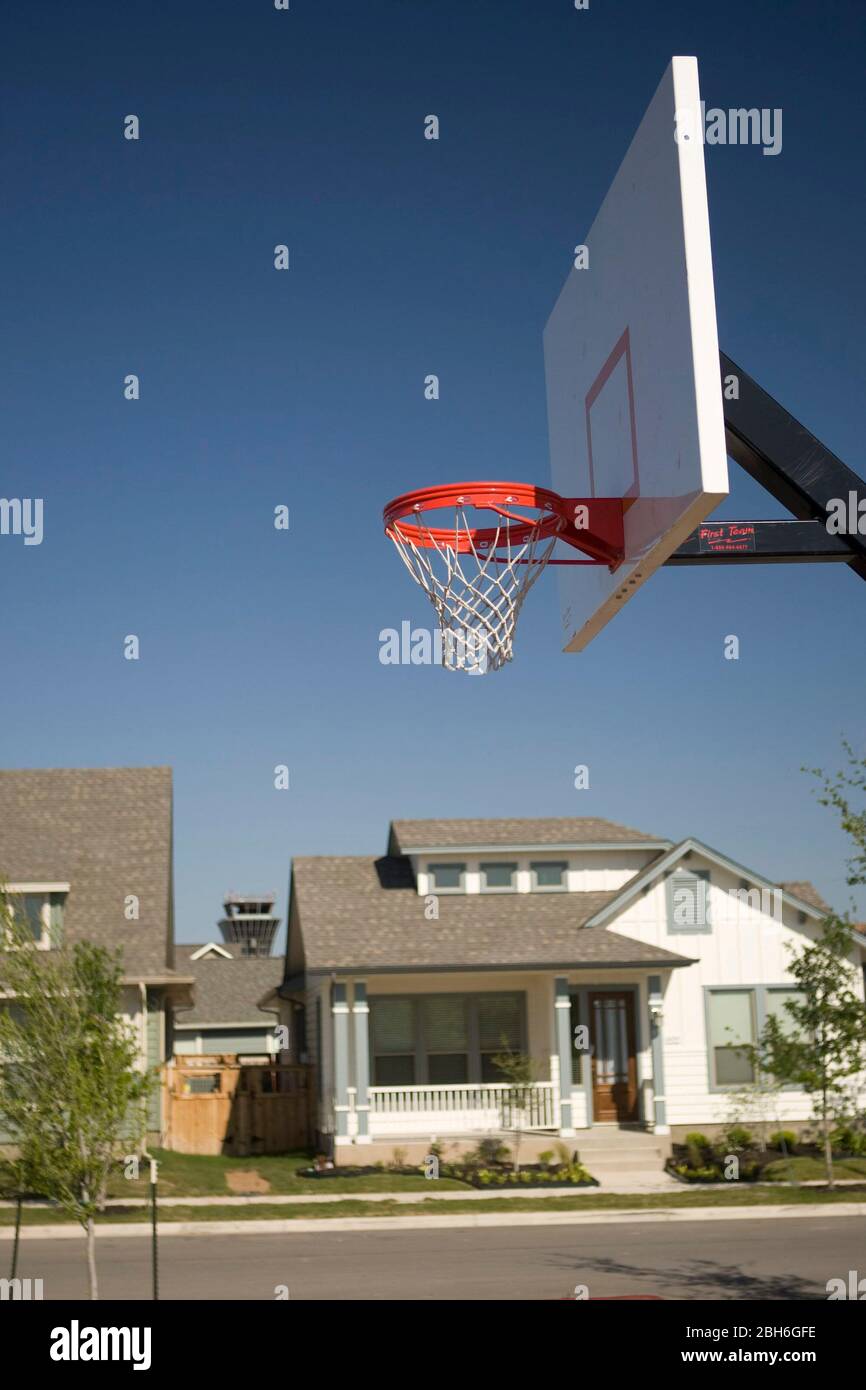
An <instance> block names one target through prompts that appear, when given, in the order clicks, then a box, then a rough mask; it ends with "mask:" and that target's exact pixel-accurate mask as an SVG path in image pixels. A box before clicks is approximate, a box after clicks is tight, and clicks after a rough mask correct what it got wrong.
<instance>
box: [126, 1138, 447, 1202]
mask: <svg viewBox="0 0 866 1390" xmlns="http://www.w3.org/2000/svg"><path fill="white" fill-rule="evenodd" d="M153 1156H154V1158H156V1159H157V1160H158V1162H159V1191H160V1195H161V1196H162V1197H217V1196H218V1197H232V1196H235V1197H239V1196H243V1195H244V1192H245V1190H247V1191H250V1192H253V1193H255V1194H256V1195H257V1196H261V1195H265V1194H266V1193H267V1191H268V1188H269V1190H270V1191H271V1192H274V1193H278V1194H279V1195H280V1196H296V1195H300V1196H303V1195H304V1194H306V1193H312V1192H333V1193H337V1192H425V1191H429V1190H430V1183H429V1180H428V1179H427V1178H425V1177H424V1175H423V1173H419V1174H418V1176H417V1177H407V1176H406V1175H405V1174H402V1173H389V1172H388V1171H387V1170H386V1171H385V1172H382V1173H374V1174H371V1175H370V1176H368V1177H364V1178H352V1177H348V1178H299V1177H298V1176H297V1174H298V1169H299V1168H308V1167H309V1166H310V1162H311V1159H310V1155H309V1154H308V1153H303V1152H298V1153H289V1154H267V1155H265V1156H263V1157H260V1158H226V1157H224V1156H223V1155H222V1154H219V1155H216V1156H211V1155H203V1154H179V1153H172V1152H170V1151H169V1150H168V1149H155V1150H153ZM229 1173H235V1174H243V1173H251V1174H255V1175H257V1177H259V1178H263V1179H264V1180H265V1182H266V1183H267V1184H268V1188H264V1189H262V1188H260V1187H259V1186H258V1185H257V1184H255V1183H250V1184H245V1183H244V1182H243V1180H242V1179H238V1184H237V1185H235V1186H229V1183H228V1181H227V1175H228V1174H229ZM149 1182H150V1178H149V1175H148V1171H147V1165H146V1164H143V1165H142V1175H141V1177H140V1178H139V1179H138V1181H132V1180H128V1179H125V1178H124V1177H123V1174H122V1173H121V1172H120V1171H119V1170H118V1172H117V1174H116V1175H115V1176H114V1177H113V1178H112V1181H111V1185H110V1188H109V1193H108V1195H109V1197H147V1196H148V1195H149V1191H150V1188H149ZM465 1187H466V1184H465V1183H462V1182H457V1181H456V1180H455V1179H453V1178H450V1179H449V1178H441V1179H440V1180H439V1188H440V1190H442V1189H448V1190H450V1191H454V1190H457V1191H462V1190H463V1189H464V1188H465Z"/></svg>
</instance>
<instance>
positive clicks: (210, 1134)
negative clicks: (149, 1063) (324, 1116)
mask: <svg viewBox="0 0 866 1390" xmlns="http://www.w3.org/2000/svg"><path fill="white" fill-rule="evenodd" d="M313 1096H314V1085H313V1071H312V1068H311V1067H308V1066H297V1065H295V1066H277V1065H271V1064H270V1063H267V1062H254V1063H242V1062H239V1061H238V1060H237V1058H225V1057H184V1058H182V1059H175V1060H174V1061H172V1062H170V1063H169V1064H168V1066H167V1067H166V1069H165V1108H164V1116H165V1141H164V1142H165V1146H166V1148H168V1149H174V1150H176V1152H178V1153H185V1154H233V1155H236V1156H238V1157H239V1156H241V1155H243V1154H273V1153H285V1152H286V1151H287V1150H289V1149H303V1148H306V1146H307V1145H308V1144H309V1143H310V1138H311V1135H312V1129H313V1124H312V1121H313Z"/></svg>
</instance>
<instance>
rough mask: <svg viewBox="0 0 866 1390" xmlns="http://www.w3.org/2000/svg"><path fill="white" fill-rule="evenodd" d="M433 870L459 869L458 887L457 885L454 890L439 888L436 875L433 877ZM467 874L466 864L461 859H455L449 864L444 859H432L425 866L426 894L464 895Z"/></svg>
mask: <svg viewBox="0 0 866 1390" xmlns="http://www.w3.org/2000/svg"><path fill="white" fill-rule="evenodd" d="M434 869H459V870H460V883H459V885H458V886H457V887H456V888H440V887H439V885H438V884H437V882H436V875H435V873H434V872H433V870H434ZM467 872H468V870H467V866H466V862H465V860H463V859H456V860H454V861H453V862H452V863H449V861H448V860H445V859H434V860H433V861H432V862H428V864H427V866H426V873H427V892H428V893H436V894H439V893H465V892H466V874H467Z"/></svg>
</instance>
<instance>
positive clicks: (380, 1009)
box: [372, 999, 415, 1086]
mask: <svg viewBox="0 0 866 1390" xmlns="http://www.w3.org/2000/svg"><path fill="white" fill-rule="evenodd" d="M372 1023H373V1029H372V1034H373V1077H374V1084H375V1085H377V1086H412V1085H414V1082H415V1004H414V1001H413V1000H412V999H377V1000H376V1005H375V1008H374V1009H373V1010H372Z"/></svg>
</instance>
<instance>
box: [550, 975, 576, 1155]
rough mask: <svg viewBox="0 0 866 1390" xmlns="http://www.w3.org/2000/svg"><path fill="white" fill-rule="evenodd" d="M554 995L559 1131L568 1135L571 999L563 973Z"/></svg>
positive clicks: (570, 1125)
mask: <svg viewBox="0 0 866 1390" xmlns="http://www.w3.org/2000/svg"><path fill="white" fill-rule="evenodd" d="M554 996H555V998H554V1007H553V1016H554V1019H555V1028H556V1048H557V1051H558V1053H559V1132H560V1134H562V1135H565V1136H566V1137H568V1136H569V1135H572V1134H574V1132H575V1131H574V1123H573V1120H572V1115H571V999H570V997H569V993H568V981H567V980H566V978H565V976H564V975H557V977H556V979H555V981H554Z"/></svg>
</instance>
